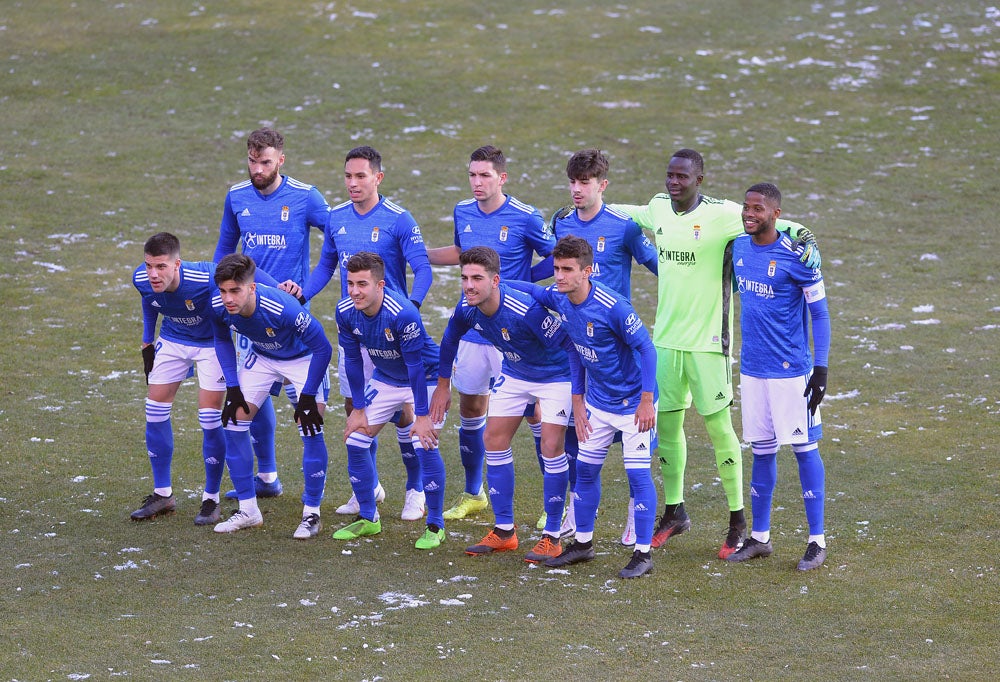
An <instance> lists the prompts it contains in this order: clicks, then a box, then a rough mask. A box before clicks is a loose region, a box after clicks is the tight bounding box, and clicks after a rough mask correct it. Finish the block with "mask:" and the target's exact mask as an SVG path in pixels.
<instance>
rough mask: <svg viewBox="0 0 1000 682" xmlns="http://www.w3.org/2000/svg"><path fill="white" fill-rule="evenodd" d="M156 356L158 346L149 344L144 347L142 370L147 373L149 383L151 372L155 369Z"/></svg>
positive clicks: (147, 382)
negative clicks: (154, 359)
mask: <svg viewBox="0 0 1000 682" xmlns="http://www.w3.org/2000/svg"><path fill="white" fill-rule="evenodd" d="M155 357H156V346H155V345H153V344H149V345H148V346H145V347H144V348H143V349H142V371H143V372H145V374H146V384H147V385H149V373H150V372H152V371H153V358H155Z"/></svg>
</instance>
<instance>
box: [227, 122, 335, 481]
mask: <svg viewBox="0 0 1000 682" xmlns="http://www.w3.org/2000/svg"><path fill="white" fill-rule="evenodd" d="M284 149H285V140H284V137H283V136H282V135H281V133H279V132H278V131H276V130H272V129H270V128H261V129H259V130H255V131H253V132H252V133H250V136H249V137H248V138H247V173H248V175H249V177H248V178H247V179H246V180H244V181H243V182H240V183H237V184H235V185H233V186H232V187H230V188H229V192H228V193H227V194H226V201H225V206H224V208H223V210H222V221H221V223H220V224H219V241H218V244H217V245H216V247H215V255H214V256H213V257H212V260H214V261H215V262H216V263H218V262H219V261H220V260H221V259H222V257H223V256H225V255H227V254H230V253H235V252H236V250H237V247H238V246H239V247H241V251H242V253H245V254H246V255H248V256H250V257H251V258H253V260H254V263H256V265H257V267H258V268H260V269H261V270H265V271H266V272H267V273H268V274H270V275H272V276H273V277H275V278H276V279H278V280H281V281H284V282H290V283H292V285H291V286H289V285H285V286H283V288H284V289H285V290H287V291H291V292H292V294H293V295H297V294H298V287H299V286H301V285H302V284H303V283H304V282H305V281H306V277H307V276H308V274H309V228H310V227H313V228H316V229H318V230H320V231H323V229H324V228H325V227H326V221H327V215H328V213H329V211H330V207H329V205H327V203H326V199H324V198H323V195H322V194H321V193H320V191H319V190H318V189H316V188H315V187H313V186H312V185H307V184H305V183H303V182H299V181H298V180H295V179H294V178H291V177H288V176H287V175H283V174H282V173H281V169H282V166H283V165H284V163H285V151H284ZM236 343H237V359H238V360H241V359H242V357H243V355H245V354H246V353H248V352H249V346H250V342H249V341H248V340H246V339H241V338H239V337H237V338H236ZM327 382H328V380H327V379H326V378H325V377H324V387H323V389H324V393H325V392H326V390H327V389H328V386H327V385H326V384H327ZM280 391H281V387H280V386H275V387H272V394H273V395H278V394H279V393H280ZM285 392H286V393H287V394H289V399H290V400H291V401H292V403H293V404H294V402H295V397H294V395H292V394H291V387H290V386H286V388H285ZM259 407H260V409H259V410H258V412H257V416H256V417H254V421H253V424H252V425H251V427H250V435H251V437H252V440H253V447H254V453H255V454H256V456H257V477H256V478H255V479H254V487H255V490H256V492H257V496H258V497H276V496H278V495H280V494H281V490H282V488H281V481H280V480H278V466H277V461H276V460H275V453H274V428H275V415H274V405H273V404H272V402H271V399H270V397H267V398H266V399H265V400H264V402H263V403H261V404H260V406H259ZM235 495H236V493H235V491H230V492H228V493H226V497H230V498H231V497H235Z"/></svg>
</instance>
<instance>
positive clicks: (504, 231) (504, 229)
mask: <svg viewBox="0 0 1000 682" xmlns="http://www.w3.org/2000/svg"><path fill="white" fill-rule="evenodd" d="M508 232H509V230H508V229H507V226H506V225H504V226H503V227H501V228H500V241H502V242H505V241H507V233H508Z"/></svg>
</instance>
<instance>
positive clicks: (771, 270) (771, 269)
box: [767, 261, 778, 277]
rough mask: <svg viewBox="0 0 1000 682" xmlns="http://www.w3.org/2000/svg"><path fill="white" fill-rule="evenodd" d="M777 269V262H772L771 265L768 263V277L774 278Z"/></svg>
mask: <svg viewBox="0 0 1000 682" xmlns="http://www.w3.org/2000/svg"><path fill="white" fill-rule="evenodd" d="M777 267H778V264H777V263H776V262H775V261H771V262H770V263H768V264H767V276H768V277H774V271H775V269H776V268H777Z"/></svg>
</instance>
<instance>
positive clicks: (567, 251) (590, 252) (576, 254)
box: [552, 234, 594, 269]
mask: <svg viewBox="0 0 1000 682" xmlns="http://www.w3.org/2000/svg"><path fill="white" fill-rule="evenodd" d="M557 258H558V259H559V260H568V259H573V260H575V261H576V262H577V263H579V264H580V268H581V269H582V268H586V267H588V266H592V265H593V264H594V247H592V246H591V245H590V242H588V241H587V240H586V239H584V238H583V237H577V236H576V235H572V234H568V235H566V236H565V237H563V238H562V239H560V240H559V241H557V242H556V245H555V247H554V248H553V249H552V259H553V260H555V259H557Z"/></svg>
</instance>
